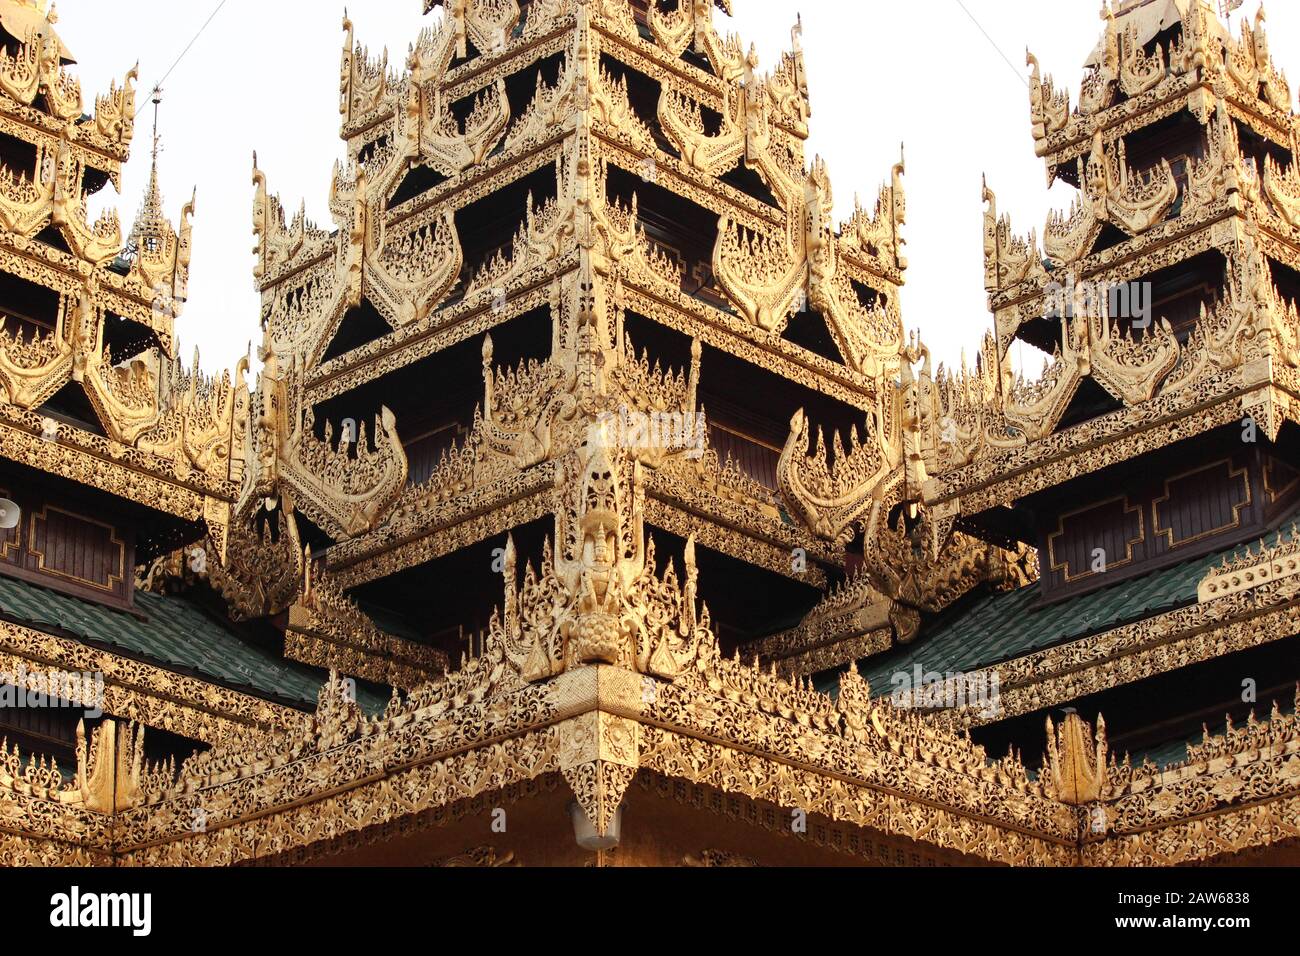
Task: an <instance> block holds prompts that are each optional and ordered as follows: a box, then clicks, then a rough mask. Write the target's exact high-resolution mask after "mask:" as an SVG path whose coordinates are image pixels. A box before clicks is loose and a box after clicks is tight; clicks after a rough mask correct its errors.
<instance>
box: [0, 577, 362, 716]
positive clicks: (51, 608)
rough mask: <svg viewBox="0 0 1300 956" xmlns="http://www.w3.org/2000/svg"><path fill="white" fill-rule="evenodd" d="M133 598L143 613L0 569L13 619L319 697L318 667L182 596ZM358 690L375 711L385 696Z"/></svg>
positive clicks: (1, 611)
mask: <svg viewBox="0 0 1300 956" xmlns="http://www.w3.org/2000/svg"><path fill="white" fill-rule="evenodd" d="M135 605H136V610H137V611H138V612H139V614H140V615H142V617H141V616H137V615H136V614H131V613H128V612H126V611H119V610H114V609H112V608H108V607H103V606H101V605H97V604H91V603H89V602H87V601H82V600H79V599H77V598H74V597H69V596H67V595H64V594H59V593H58V592H55V591H49V590H47V589H45V588H42V587H40V586H38V585H35V584H29V583H27V582H24V581H19V580H16V579H14V578H9V577H4V576H0V615H2V616H4V617H7V618H9V619H10V620H13V621H16V622H18V623H21V624H24V625H27V626H30V627H33V628H35V629H37V630H41V629H49V628H55V629H58V630H60V631H63V632H66V633H68V634H70V635H72V636H74V637H77V638H80V639H81V640H85V641H90V642H94V643H96V644H98V645H101V646H105V645H107V646H109V647H112V648H116V649H119V650H121V651H125V652H127V653H128V654H130V655H132V656H136V657H141V658H144V659H147V660H149V661H151V662H153V663H155V664H157V665H159V666H161V667H164V668H167V669H170V670H178V671H183V672H187V673H194V674H196V675H198V676H199V677H202V678H207V679H209V680H214V681H217V682H219V683H221V684H224V685H226V686H228V687H233V688H237V689H240V690H244V691H247V692H249V693H251V694H254V695H256V696H260V697H278V698H280V699H282V700H286V701H292V702H294V703H297V704H308V705H314V704H315V702H316V697H317V694H318V692H319V691H320V687H321V684H322V682H323V677H322V675H321V673H320V672H319V671H317V670H314V669H312V668H308V667H306V666H303V665H300V664H296V663H293V662H290V661H285V660H282V659H280V658H278V657H276V656H275V655H274V654H272V653H271V652H270V651H268V650H265V649H264V648H261V647H257V646H256V645H254V644H250V643H249V642H248V641H247V640H245V639H244V638H242V637H241V636H240V635H239V634H238V633H236V632H235V631H234V630H233V629H232V628H231V627H228V626H227V625H225V624H223V623H222V622H220V621H219V620H217V619H216V618H214V617H213V616H211V615H209V614H208V613H206V612H205V611H203V610H202V609H200V608H198V607H196V606H195V605H193V604H191V603H190V602H188V601H186V600H184V599H183V598H179V597H172V596H169V595H160V594H152V593H149V592H145V591H137V592H136V594H135ZM358 697H359V698H361V699H360V701H359V702H360V703H361V704H362V706H363V707H364V708H365V709H366V710H367V711H371V712H374V711H375V710H376V709H378V710H382V709H383V706H384V705H385V704H386V703H387V699H386V698H385V699H383V700H380V698H379V695H376V694H373V693H371V694H367V693H366V692H365V689H364V688H358ZM370 698H374V699H373V700H372V699H370Z"/></svg>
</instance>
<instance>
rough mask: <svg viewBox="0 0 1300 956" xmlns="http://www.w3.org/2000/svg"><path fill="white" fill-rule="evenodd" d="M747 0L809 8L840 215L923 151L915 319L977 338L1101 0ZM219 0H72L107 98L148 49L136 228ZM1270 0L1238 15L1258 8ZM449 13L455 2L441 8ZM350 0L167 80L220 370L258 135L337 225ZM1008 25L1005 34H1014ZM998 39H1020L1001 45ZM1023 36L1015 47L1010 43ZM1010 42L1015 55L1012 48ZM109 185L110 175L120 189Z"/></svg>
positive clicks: (939, 337)
mask: <svg viewBox="0 0 1300 956" xmlns="http://www.w3.org/2000/svg"><path fill="white" fill-rule="evenodd" d="M963 2H964V4H965V8H966V9H967V10H969V11H970V14H971V16H973V18H974V19H975V20H976V21H978V23H979V25H980V27H982V28H983V30H984V31H985V32H987V34H988V37H989V38H991V40H992V42H990V39H989V38H986V37H985V36H984V35H983V34H982V33H981V31H980V29H979V28H978V27H977V26H976V25H975V23H973V22H972V20H971V19H970V18H969V17H968V16H967V15H966V13H964V12H963V9H962V6H961V5H959V3H958V0H798V2H797V3H786V2H781V0H734V2H733V6H734V8H735V10H736V17H735V18H734V21H732V22H731V23H728V22H727V18H726V17H725V16H724V15H722V14H721V13H719V14H718V15H717V16H718V20H719V26H720V29H721V30H722V31H723V32H724V33H726V32H731V31H735V32H738V33H739V34H740V35H741V37H742V38H743V39H744V41H745V42H746V44H748V43H750V42H752V43H754V44H756V45H757V47H758V50H759V53H760V55H761V57H762V67H761V68H762V69H768V68H770V67H771V66H772V65H773V64H774V63H775V62H776V60H777V58H778V57H779V55H780V53H781V51H783V50H785V49H787V48H788V45H789V42H790V27H791V26H792V24H793V22H794V19H795V11H796V10H798V11H800V12H801V13H802V14H803V24H804V36H803V46H804V50H805V54H806V60H807V68H808V81H809V87H810V91H811V97H812V108H813V117H812V123H811V127H812V138H811V142H810V144H809V145H810V150H809V157H810V158H811V155H812V154H813V153H819V154H821V155H822V156H824V157H825V158H826V159H827V161H828V162H829V164H830V169H831V175H832V181H833V183H834V187H835V199H836V206H837V213H838V215H839V218H841V219H842V218H844V217H846V216H847V215H848V214H849V212H850V211H851V210H852V204H853V196H854V193H855V192H856V193H858V194H860V195H861V197H862V200H863V203H864V205H866V204H874V202H875V198H876V195H877V191H878V189H879V186H880V184H881V183H882V182H883V181H885V179H886V178H887V177H888V173H889V168H890V166H891V165H892V164H893V163H894V162H895V161H896V160H897V157H898V149H899V144H900V143H903V144H905V145H906V151H907V177H906V187H907V203H908V224H907V227H906V231H905V236H906V238H907V251H906V255H907V258H908V260H909V269H908V272H907V289H906V291H905V294H904V299H903V309H904V313H903V318H904V322H905V323H906V325H907V326H908V328H909V329H911V328H920V330H921V332H922V334H923V336H924V337H925V340H926V341H927V342H928V343H929V345H930V347H931V349H932V351H933V352H934V354H935V357H936V359H938V360H945V359H946V360H948V361H955V360H956V359H957V357H958V355H959V354H960V352H961V351H962V350H963V349H965V350H966V352H967V354H968V355H970V356H972V357H973V355H974V353H975V352H976V351H977V349H978V344H979V341H980V339H981V337H982V336H983V333H984V330H985V329H986V328H987V327H988V326H989V324H990V321H991V319H990V316H989V314H988V312H987V309H986V302H985V293H984V289H983V252H982V239H981V229H982V218H981V210H982V208H983V206H982V203H981V202H980V176H981V174H983V173H987V174H988V178H989V185H990V186H991V187H992V188H993V189H994V191H995V192H996V193H997V195H998V206H999V210H1000V211H1001V212H1006V213H1010V214H1011V216H1012V226H1013V228H1014V229H1015V231H1016V232H1017V233H1022V234H1023V233H1026V232H1028V231H1029V230H1030V229H1031V228H1035V229H1037V231H1038V233H1039V234H1040V235H1041V234H1042V229H1043V223H1044V222H1045V220H1046V217H1047V212H1048V210H1049V209H1050V208H1052V207H1054V206H1057V207H1059V206H1068V205H1069V202H1070V199H1071V193H1072V190H1070V189H1069V187H1067V186H1063V185H1059V184H1058V186H1057V187H1056V188H1055V189H1054V190H1052V191H1051V192H1049V191H1048V190H1047V189H1046V173H1045V169H1044V166H1043V164H1042V161H1041V160H1039V159H1037V158H1036V157H1035V156H1034V152H1033V141H1032V139H1031V136H1030V127H1029V107H1028V92H1027V86H1026V81H1025V79H1024V77H1026V76H1027V75H1028V70H1027V69H1026V68H1024V67H1023V66H1022V64H1023V63H1024V57H1025V48H1026V46H1028V47H1029V48H1030V49H1032V50H1033V52H1034V53H1035V54H1036V55H1037V56H1038V59H1039V62H1040V63H1041V64H1042V68H1043V71H1044V73H1051V74H1054V75H1055V77H1056V79H1057V85H1058V87H1059V86H1060V85H1061V83H1062V82H1063V81H1066V80H1068V81H1069V85H1070V87H1071V102H1074V100H1076V99H1077V94H1078V88H1077V83H1078V79H1079V77H1080V76H1081V73H1082V63H1083V60H1084V59H1085V57H1086V56H1087V54H1088V53H1089V52H1090V51H1091V49H1092V48H1093V46H1094V45H1095V44H1096V42H1097V40H1098V38H1099V36H1100V33H1101V23H1100V20H1099V19H1098V11H1099V8H1100V6H1101V4H1100V0H963ZM216 3H217V0H190V2H184V3H179V2H175V0H118V2H116V3H105V2H103V0H59V3H58V11H59V17H60V22H59V24H58V27H57V29H58V30H59V32H60V34H61V36H62V37H63V39H64V42H65V43H66V44H67V45H68V46H69V47H70V48H71V50H72V51H73V53H74V55H76V56H77V57H78V60H79V67H78V69H79V75H80V77H81V79H82V88H83V93H84V95H85V98H86V100H87V104H88V107H89V105H90V104H92V103H93V97H94V96H95V95H96V94H97V93H102V92H105V91H106V90H107V89H108V85H109V81H110V80H111V79H113V78H118V79H119V80H120V78H121V76H122V75H123V74H124V73H125V72H126V70H127V69H129V68H130V66H131V65H132V64H133V63H134V62H136V60H137V59H138V60H139V62H140V82H139V85H138V90H139V117H138V118H137V123H136V139H135V144H134V150H133V154H132V159H131V162H130V163H129V164H128V167H127V169H126V171H125V173H124V179H123V194H122V196H121V197H113V196H112V188H111V187H109V188H108V189H107V190H105V194H108V195H109V196H110V199H109V200H108V204H109V205H117V206H118V209H119V212H120V214H121V217H122V220H123V227H124V230H125V229H127V228H129V224H130V222H131V220H132V219H133V218H134V215H135V211H136V209H137V208H138V206H139V203H140V198H141V195H142V193H143V191H144V188H145V186H146V185H147V182H148V175H149V136H150V124H151V118H152V114H151V109H152V107H151V104H150V103H149V101H148V91H149V90H150V88H151V87H152V86H153V85H154V84H155V83H156V82H157V81H158V79H160V78H161V76H162V74H163V73H165V72H166V71H167V69H168V68H169V67H170V66H171V64H172V63H173V61H175V60H176V58H177V57H178V56H179V55H180V54H181V51H182V50H183V49H184V48H185V46H186V44H187V43H189V42H190V40H191V38H192V37H193V36H194V34H195V32H196V31H197V30H198V29H199V27H200V26H201V25H202V24H203V22H204V21H205V20H206V19H207V18H208V16H209V15H210V14H211V12H212V10H213V8H214V7H215V6H216ZM1256 6H1257V4H1256V2H1255V0H1248V2H1247V3H1246V5H1245V6H1244V7H1243V8H1242V9H1241V10H1240V11H1238V13H1237V14H1236V15H1235V16H1234V27H1233V32H1234V33H1235V32H1237V28H1236V26H1235V21H1237V20H1239V19H1241V17H1242V16H1245V15H1250V16H1253V15H1254V12H1255V9H1256ZM421 8H422V3H421V0H351V3H350V10H349V14H350V16H351V18H352V20H353V22H354V23H355V25H356V37H357V40H358V41H359V42H361V43H364V44H367V45H369V46H370V48H371V49H372V50H377V49H378V48H380V47H383V46H387V47H388V49H389V51H390V53H391V59H392V60H393V61H394V62H400V61H401V59H402V58H403V57H404V56H405V51H406V48H407V45H408V44H409V43H410V42H411V41H412V40H414V39H415V37H416V35H417V34H418V32H419V30H420V29H421V27H422V24H423V22H424V19H425V18H424V17H423V16H421V14H420V10H421ZM1268 13H1269V21H1268V22H1269V37H1270V42H1271V45H1272V51H1273V56H1274V59H1275V60H1276V61H1277V62H1278V63H1279V64H1280V65H1281V66H1283V67H1286V66H1287V65H1291V66H1292V67H1293V69H1292V71H1291V72H1292V74H1293V75H1295V76H1296V77H1297V80H1300V3H1297V2H1296V0H1274V2H1273V3H1271V4H1269V8H1268ZM430 16H441V14H440V13H438V12H435V13H432V14H430ZM341 26H342V4H341V3H339V4H335V3H331V2H328V0H327V2H320V0H261V2H254V0H227V2H226V4H225V7H224V8H223V9H222V10H221V11H220V13H218V14H217V16H216V18H215V19H214V20H213V21H212V24H211V25H210V26H209V27H208V29H207V30H206V32H204V33H203V35H202V36H201V37H200V38H199V40H198V42H197V43H196V44H195V45H194V46H193V48H192V49H191V50H190V51H189V53H188V55H186V56H185V58H184V59H183V60H182V62H181V63H180V65H179V66H178V67H177V68H176V70H175V72H174V73H173V74H172V76H171V77H170V79H169V80H168V82H167V83H166V86H165V96H164V102H163V107H162V112H161V114H160V115H161V120H160V127H161V132H162V134H163V154H162V159H161V161H160V175H161V181H162V186H163V194H164V197H165V200H166V208H167V211H168V214H169V215H170V216H171V217H172V219H173V221H175V219H176V218H177V217H178V215H179V211H180V207H181V205H182V204H183V202H184V201H185V199H186V198H188V196H189V194H190V190H191V188H192V187H194V186H197V188H198V212H197V215H196V216H195V219H194V262H193V266H192V273H191V282H190V301H189V304H188V306H187V309H186V312H185V314H184V316H183V317H182V318H181V320H180V323H179V327H178V333H179V335H180V337H181V339H182V342H183V344H184V348H185V349H186V359H187V360H188V358H189V355H188V352H189V350H190V349H192V348H193V346H195V345H198V346H199V348H200V349H201V351H202V356H203V366H204V368H205V369H207V370H209V371H215V370H217V369H220V368H228V367H233V365H234V363H235V361H236V359H237V358H238V357H239V356H240V355H243V354H244V352H245V349H246V348H247V344H248V342H249V341H250V340H256V339H258V338H260V333H259V332H258V327H257V315H258V297H257V295H256V293H255V291H254V289H253V280H252V274H251V269H252V262H253V256H252V254H251V250H252V249H253V244H254V238H253V235H252V225H251V224H252V185H251V169H252V154H253V151H254V150H256V151H257V153H258V157H259V163H260V165H261V167H262V169H263V170H264V171H265V172H266V173H267V176H268V180H269V185H270V188H271V190H272V191H273V192H277V193H279V194H280V196H281V198H282V199H283V201H284V204H285V206H286V207H287V208H288V209H289V210H290V212H292V211H293V210H295V209H296V208H297V207H298V204H299V202H300V201H301V200H304V199H305V200H306V203H307V210H308V215H309V216H310V217H311V218H313V219H315V220H316V221H317V222H318V223H320V224H322V225H328V223H329V216H328V213H327V207H326V202H327V199H328V195H329V186H330V176H331V172H332V169H333V165H334V161H335V159H336V158H337V157H339V156H340V155H341V154H342V143H341V141H340V140H339V138H338V121H339V115H338V82H339V55H340V51H341V48H342V37H343V33H342V29H341ZM994 43H996V48H995V46H994ZM999 48H1000V50H1001V51H1002V52H1001V53H999ZM1003 54H1005V56H1006V59H1004V58H1003ZM1008 60H1010V63H1008V62H1007V61H1008ZM101 195H104V194H101Z"/></svg>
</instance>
